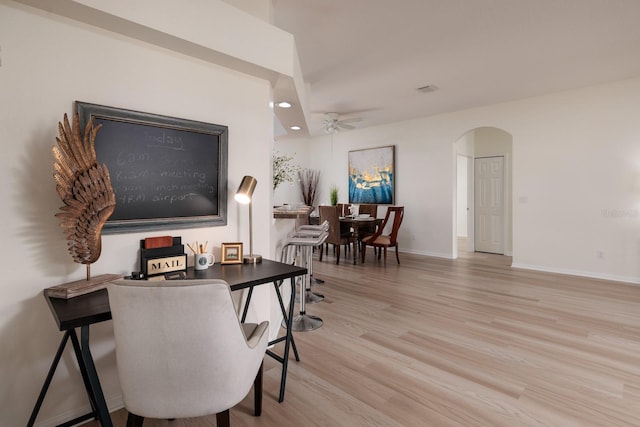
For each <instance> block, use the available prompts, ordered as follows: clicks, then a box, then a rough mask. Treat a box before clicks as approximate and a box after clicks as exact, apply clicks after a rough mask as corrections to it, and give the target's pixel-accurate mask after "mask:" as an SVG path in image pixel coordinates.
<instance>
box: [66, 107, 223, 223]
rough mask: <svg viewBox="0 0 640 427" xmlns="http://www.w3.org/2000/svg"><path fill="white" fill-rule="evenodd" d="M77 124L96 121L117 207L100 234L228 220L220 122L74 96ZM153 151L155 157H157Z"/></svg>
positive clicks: (99, 151) (98, 146) (100, 155)
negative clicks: (90, 100) (92, 100)
mask: <svg viewBox="0 0 640 427" xmlns="http://www.w3.org/2000/svg"><path fill="white" fill-rule="evenodd" d="M75 107H76V112H77V113H78V116H79V120H80V125H81V127H82V128H83V129H84V128H85V126H86V125H87V123H89V121H90V120H91V119H93V120H94V125H96V126H100V130H99V131H98V132H97V134H96V137H95V143H94V145H95V152H96V158H97V160H98V163H102V164H105V165H106V166H107V169H108V170H109V174H110V176H111V184H112V186H113V190H114V193H115V196H116V209H115V211H114V213H113V214H112V215H111V216H110V217H109V219H108V220H107V222H106V223H105V225H104V228H103V230H102V232H103V234H114V233H128V232H138V231H155V230H162V229H177V228H180V229H182V228H197V227H208V226H214V227H215V226H225V225H227V181H228V179H227V175H228V145H229V129H228V127H227V126H226V125H219V124H214V123H205V122H200V121H195V120H190V119H184V118H178V117H170V116H164V115H160V114H154V113H148V112H141V111H135V110H128V109H124V108H119V107H111V106H105V105H98V104H92V103H88V102H82V101H75ZM156 156H157V157H156Z"/></svg>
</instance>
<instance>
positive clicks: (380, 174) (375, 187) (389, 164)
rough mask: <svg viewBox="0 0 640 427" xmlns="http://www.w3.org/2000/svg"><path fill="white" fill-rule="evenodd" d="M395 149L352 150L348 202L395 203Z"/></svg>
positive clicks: (390, 147) (389, 147)
mask: <svg viewBox="0 0 640 427" xmlns="http://www.w3.org/2000/svg"><path fill="white" fill-rule="evenodd" d="M394 148H395V146H394V145H390V146H387V147H378V148H368V149H365V150H355V151H349V203H374V204H381V205H384V204H387V205H390V204H393V194H394V183H395V165H394V163H395V162H394V160H395V159H394V154H395V153H394Z"/></svg>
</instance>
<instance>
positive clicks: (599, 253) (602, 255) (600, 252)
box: [596, 251, 604, 259]
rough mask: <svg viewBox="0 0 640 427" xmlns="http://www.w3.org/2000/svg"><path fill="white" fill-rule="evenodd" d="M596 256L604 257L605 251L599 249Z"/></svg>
mask: <svg viewBox="0 0 640 427" xmlns="http://www.w3.org/2000/svg"><path fill="white" fill-rule="evenodd" d="M596 256H597V257H598V259H604V252H603V251H597V252H596Z"/></svg>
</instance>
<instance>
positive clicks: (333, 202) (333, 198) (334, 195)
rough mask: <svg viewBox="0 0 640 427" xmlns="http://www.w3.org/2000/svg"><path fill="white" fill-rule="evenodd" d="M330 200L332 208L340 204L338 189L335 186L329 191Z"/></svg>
mask: <svg viewBox="0 0 640 427" xmlns="http://www.w3.org/2000/svg"><path fill="white" fill-rule="evenodd" d="M329 200H330V201H331V206H335V205H337V204H338V187H337V186H336V185H335V184H333V185H332V186H331V188H330V189H329Z"/></svg>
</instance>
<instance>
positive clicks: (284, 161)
mask: <svg viewBox="0 0 640 427" xmlns="http://www.w3.org/2000/svg"><path fill="white" fill-rule="evenodd" d="M291 160H293V156H287V155H286V154H279V153H278V152H277V151H276V152H275V153H273V189H274V190H275V189H276V188H278V186H279V185H280V184H282V183H283V182H293V181H294V177H293V174H294V173H296V172H298V171H299V170H300V166H297V165H291V164H289V162H290V161H291Z"/></svg>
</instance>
